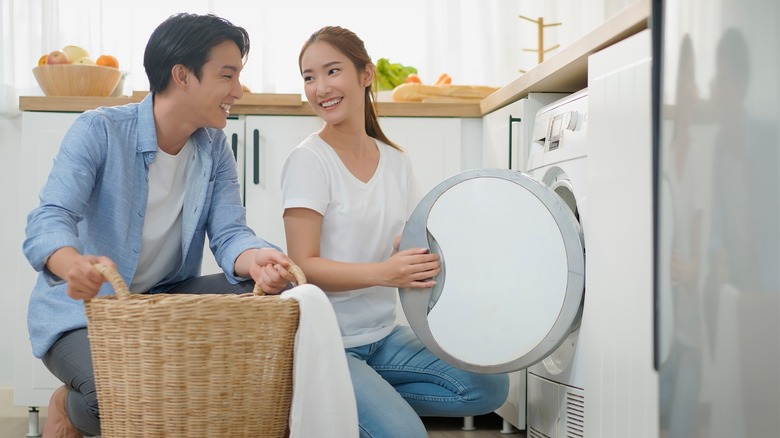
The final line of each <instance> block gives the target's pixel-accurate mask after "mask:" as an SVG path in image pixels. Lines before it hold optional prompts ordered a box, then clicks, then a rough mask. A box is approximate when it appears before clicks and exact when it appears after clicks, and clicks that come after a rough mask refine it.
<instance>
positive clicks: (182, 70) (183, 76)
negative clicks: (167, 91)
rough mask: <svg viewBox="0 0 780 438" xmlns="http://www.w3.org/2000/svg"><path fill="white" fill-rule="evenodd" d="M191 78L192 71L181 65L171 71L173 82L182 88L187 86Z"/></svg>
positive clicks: (175, 66)
mask: <svg viewBox="0 0 780 438" xmlns="http://www.w3.org/2000/svg"><path fill="white" fill-rule="evenodd" d="M189 76H190V71H189V70H188V69H187V67H185V66H183V65H181V64H176V65H174V66H173V68H172V69H171V80H173V82H174V83H175V84H176V85H178V86H180V87H186V86H187V82H188V81H189V79H190V77H189Z"/></svg>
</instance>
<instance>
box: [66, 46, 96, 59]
mask: <svg viewBox="0 0 780 438" xmlns="http://www.w3.org/2000/svg"><path fill="white" fill-rule="evenodd" d="M62 52H63V53H65V54H66V55H68V59H70V60H71V61H76V60H77V59H81V58H89V53H87V51H86V50H85V49H84V48H82V47H79V46H74V45H68V46H65V47H63V48H62Z"/></svg>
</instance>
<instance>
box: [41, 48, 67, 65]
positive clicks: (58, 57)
mask: <svg viewBox="0 0 780 438" xmlns="http://www.w3.org/2000/svg"><path fill="white" fill-rule="evenodd" d="M46 64H70V58H68V55H66V54H65V52H61V51H59V50H55V51H53V52H51V53H49V56H47V57H46Z"/></svg>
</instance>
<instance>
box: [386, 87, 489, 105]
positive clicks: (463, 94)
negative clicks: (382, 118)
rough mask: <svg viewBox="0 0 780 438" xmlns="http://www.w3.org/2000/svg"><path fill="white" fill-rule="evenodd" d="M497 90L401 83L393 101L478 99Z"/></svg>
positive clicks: (394, 92)
mask: <svg viewBox="0 0 780 438" xmlns="http://www.w3.org/2000/svg"><path fill="white" fill-rule="evenodd" d="M496 90H498V88H496V87H488V86H485V85H426V84H401V85H399V86H397V87H395V89H393V101H395V102H423V101H425V100H429V101H452V102H454V101H460V100H464V101H469V100H473V101H478V100H481V99H483V98H484V97H486V96H488V95H489V94H492V93H493V92H494V91H496Z"/></svg>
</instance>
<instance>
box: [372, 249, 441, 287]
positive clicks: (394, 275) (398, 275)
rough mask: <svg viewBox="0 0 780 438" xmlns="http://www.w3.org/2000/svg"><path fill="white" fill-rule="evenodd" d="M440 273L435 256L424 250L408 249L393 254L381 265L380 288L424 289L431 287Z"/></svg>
mask: <svg viewBox="0 0 780 438" xmlns="http://www.w3.org/2000/svg"><path fill="white" fill-rule="evenodd" d="M440 271H441V264H440V262H439V256H438V255H437V254H430V253H429V252H428V249H426V248H410V249H405V250H403V251H398V252H394V254H393V255H392V256H390V258H389V259H387V260H385V261H384V262H383V263H382V274H381V275H382V278H381V281H382V286H391V287H402V288H415V289H425V288H429V287H433V286H434V285H435V284H436V282H435V281H433V277H435V276H436V275H437V274H438V273H439V272H440Z"/></svg>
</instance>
